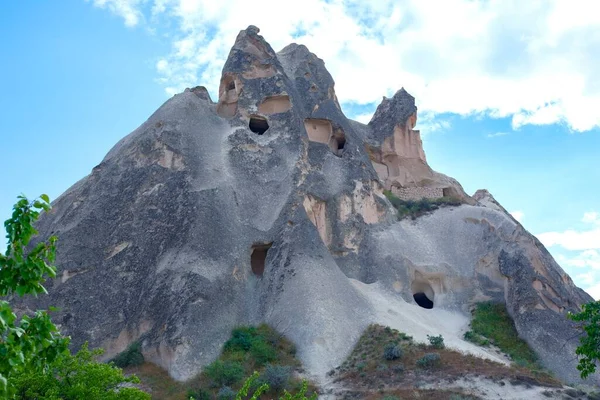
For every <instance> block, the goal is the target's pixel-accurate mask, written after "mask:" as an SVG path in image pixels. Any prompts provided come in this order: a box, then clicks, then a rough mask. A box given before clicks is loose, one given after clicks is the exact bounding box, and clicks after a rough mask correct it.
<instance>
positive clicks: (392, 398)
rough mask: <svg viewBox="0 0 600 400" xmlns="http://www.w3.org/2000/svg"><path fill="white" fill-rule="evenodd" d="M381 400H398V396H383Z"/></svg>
mask: <svg viewBox="0 0 600 400" xmlns="http://www.w3.org/2000/svg"><path fill="white" fill-rule="evenodd" d="M381 400H400V398H399V397H396V396H385V397H383V398H382V399H381Z"/></svg>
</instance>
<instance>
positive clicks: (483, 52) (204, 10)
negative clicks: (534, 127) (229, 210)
mask: <svg viewBox="0 0 600 400" xmlns="http://www.w3.org/2000/svg"><path fill="white" fill-rule="evenodd" d="M93 1H94V4H95V5H97V6H99V7H104V8H107V9H109V10H110V11H111V12H113V13H115V14H117V15H119V16H121V17H123V18H124V19H125V23H126V24H128V25H130V26H132V25H135V24H137V23H138V22H139V21H142V20H145V21H148V24H154V25H155V26H153V27H152V28H153V29H154V28H156V29H159V30H160V29H161V27H162V26H163V25H164V26H167V25H173V24H161V23H159V22H158V21H160V18H168V19H169V22H174V25H175V26H176V27H177V32H176V33H175V35H174V37H175V39H174V40H173V43H172V46H173V47H172V52H171V53H170V54H166V55H165V56H164V57H163V58H162V61H164V62H165V63H161V64H159V65H160V67H159V68H157V72H158V73H159V74H160V76H161V77H162V78H163V80H162V81H163V83H164V86H165V88H166V90H167V91H168V92H169V94H171V93H172V92H173V91H180V90H182V89H184V88H185V87H186V86H194V85H197V84H204V85H206V86H207V87H208V88H209V90H211V92H212V93H216V87H217V85H218V81H219V78H220V71H221V68H222V65H223V63H224V61H225V59H226V57H227V54H228V52H229V49H230V47H231V45H232V44H233V41H234V40H235V36H236V35H237V33H238V32H239V30H240V29H243V28H245V27H246V26H248V25H250V24H254V25H257V26H259V27H260V28H261V34H262V35H263V36H264V37H265V38H266V39H267V41H269V42H270V43H271V45H272V46H273V48H274V49H275V50H279V49H281V48H282V47H283V46H285V45H287V44H288V43H290V42H299V43H303V44H305V45H307V46H308V48H309V49H311V51H313V52H314V53H315V54H317V55H318V56H319V57H321V58H322V59H324V60H325V62H326V64H327V67H328V69H329V71H330V72H331V74H332V75H333V76H334V78H335V79H336V92H337V95H338V98H339V99H340V101H341V102H342V103H344V102H353V103H357V104H369V103H373V102H375V103H378V102H379V101H380V100H381V96H383V95H387V96H390V95H392V94H393V93H394V92H395V91H396V90H397V89H399V88H400V87H402V86H404V87H405V88H406V89H407V90H408V91H409V92H410V93H411V94H413V95H414V96H415V97H416V98H417V101H418V105H419V110H420V111H428V112H432V113H434V114H440V113H456V114H462V115H471V114H478V113H483V114H487V115H490V116H493V117H512V124H513V127H514V128H518V127H521V126H523V125H526V124H553V123H564V124H566V125H567V126H568V127H569V128H570V129H572V130H574V131H586V130H590V129H592V128H594V127H598V126H600V114H599V113H598V112H597V110H598V109H600V76H599V75H598V74H597V71H598V69H599V68H600V3H598V2H596V1H595V0H574V1H572V2H568V3H566V2H565V1H562V0H548V1H541V0H538V1H530V2H525V3H524V2H521V1H517V0H506V1H504V0H503V1H499V0H495V1H469V0H447V1H443V2H438V3H436V5H435V6H434V7H432V6H431V4H430V3H429V2H424V1H420V0H398V1H397V0H374V1H369V2H362V1H358V0H346V1H342V0H330V1H325V0H305V1H303V2H283V1H279V0H255V1H252V2H248V1H245V0H220V1H211V0H93ZM146 2H149V4H151V7H150V6H148V7H146V6H145V4H146ZM143 5H144V6H143ZM144 13H147V14H149V16H150V17H151V18H144V15H143V14H144ZM171 33H172V32H171ZM157 67H158V65H157ZM423 130H425V129H423Z"/></svg>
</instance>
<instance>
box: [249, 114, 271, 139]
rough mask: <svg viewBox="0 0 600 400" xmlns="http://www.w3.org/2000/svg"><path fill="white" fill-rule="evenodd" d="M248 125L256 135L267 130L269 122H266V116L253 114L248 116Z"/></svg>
mask: <svg viewBox="0 0 600 400" xmlns="http://www.w3.org/2000/svg"><path fill="white" fill-rule="evenodd" d="M248 127H249V128H250V130H251V131H252V132H254V133H256V134H257V135H262V134H263V133H265V132H266V131H267V129H269V123H268V122H267V119H266V118H263V117H259V116H256V115H253V116H251V117H250V123H249V124H248Z"/></svg>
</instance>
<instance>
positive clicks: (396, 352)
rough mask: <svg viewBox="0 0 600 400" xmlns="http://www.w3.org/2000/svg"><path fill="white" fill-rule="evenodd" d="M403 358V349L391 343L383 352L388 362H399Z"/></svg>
mask: <svg viewBox="0 0 600 400" xmlns="http://www.w3.org/2000/svg"><path fill="white" fill-rule="evenodd" d="M400 357H402V349H401V348H400V346H398V345H397V344H395V343H389V344H388V345H387V346H385V349H384V350H383V358H385V359H386V360H390V361H391V360H397V359H399V358H400Z"/></svg>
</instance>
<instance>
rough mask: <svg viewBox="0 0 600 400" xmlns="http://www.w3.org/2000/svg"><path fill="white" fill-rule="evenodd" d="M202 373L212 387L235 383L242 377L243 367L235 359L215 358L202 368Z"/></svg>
mask: <svg viewBox="0 0 600 400" xmlns="http://www.w3.org/2000/svg"><path fill="white" fill-rule="evenodd" d="M204 375H205V376H206V377H207V378H208V379H209V380H210V386H211V387H213V388H218V387H222V386H225V385H235V384H236V383H238V382H240V381H241V380H242V379H243V378H244V367H242V364H240V363H239V362H236V361H221V360H215V361H214V362H212V363H210V364H208V365H207V366H206V368H204Z"/></svg>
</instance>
